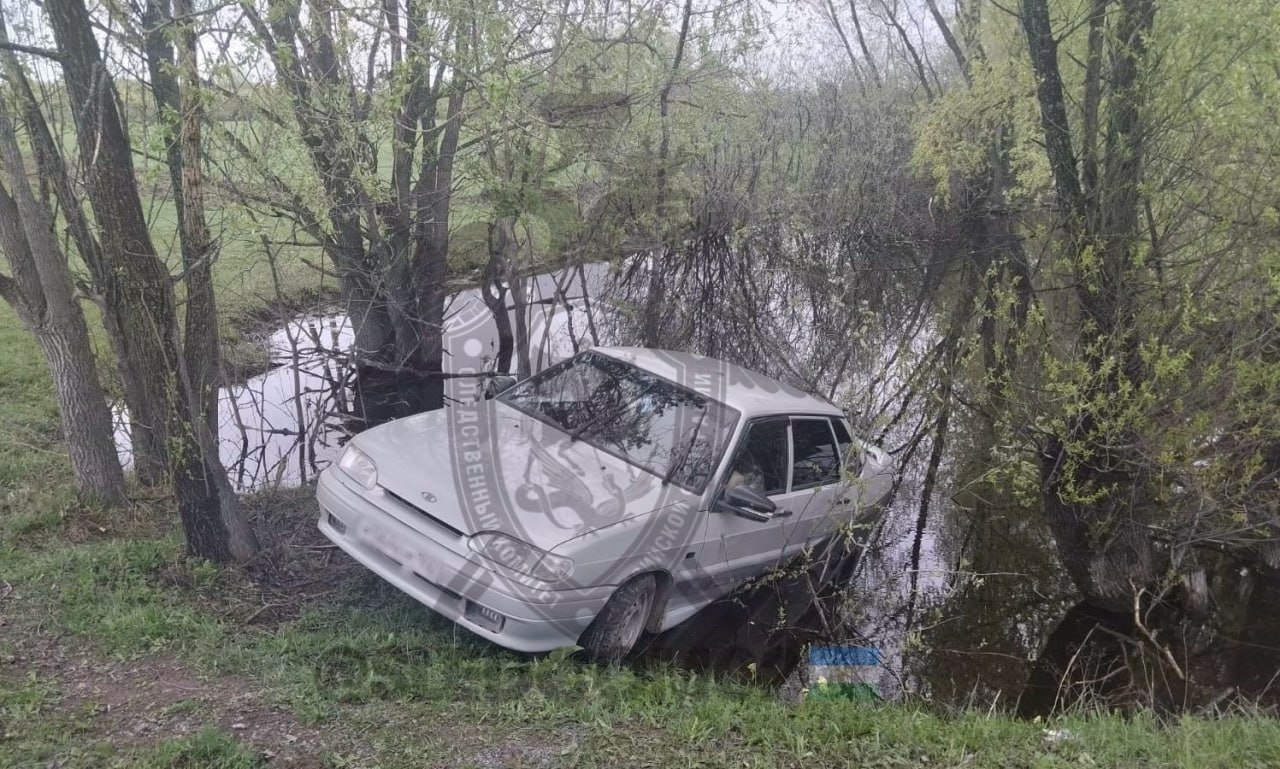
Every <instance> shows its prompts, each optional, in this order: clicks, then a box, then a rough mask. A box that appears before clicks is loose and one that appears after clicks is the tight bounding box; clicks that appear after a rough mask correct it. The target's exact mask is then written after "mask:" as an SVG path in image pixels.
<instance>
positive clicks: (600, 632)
mask: <svg viewBox="0 0 1280 769" xmlns="http://www.w3.org/2000/svg"><path fill="white" fill-rule="evenodd" d="M657 594H658V580H657V579H655V578H654V576H653V575H652V574H641V575H640V576H639V577H636V578H635V579H633V580H631V581H630V582H628V583H626V584H625V585H623V586H622V587H620V588H618V589H617V590H616V591H615V592H614V594H613V595H611V596H609V600H608V602H607V603H605V605H604V608H603V609H601V610H600V613H599V614H597V615H596V618H595V620H593V621H592V622H591V625H590V626H589V627H587V629H586V630H585V631H583V633H582V637H581V638H580V639H579V640H578V645H579V646H581V647H582V649H583V651H584V652H585V653H586V655H587V656H588V657H589V658H591V659H592V660H595V661H596V662H604V663H609V664H612V663H616V662H619V661H621V660H622V658H623V657H625V656H627V652H629V651H631V648H632V647H633V646H635V645H636V641H638V640H640V634H641V633H643V632H644V626H645V624H646V623H647V622H648V621H649V612H650V611H652V610H653V599H654V598H655V597H656V596H657Z"/></svg>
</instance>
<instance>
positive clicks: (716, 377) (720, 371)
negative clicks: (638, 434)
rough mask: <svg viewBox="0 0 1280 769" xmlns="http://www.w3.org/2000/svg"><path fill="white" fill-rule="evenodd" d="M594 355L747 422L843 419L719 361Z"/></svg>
mask: <svg viewBox="0 0 1280 769" xmlns="http://www.w3.org/2000/svg"><path fill="white" fill-rule="evenodd" d="M592 351H593V352H598V353H601V354H603V355H607V356H609V357H610V358H616V359H618V360H621V361H625V362H627V363H630V364H632V365H634V366H636V367H638V368H642V369H644V370H645V371H650V372H652V373H654V374H657V375H658V376H660V377H663V378H664V379H670V380H671V381H673V382H677V383H679V384H681V385H683V386H685V387H688V388H689V389H691V390H694V391H695V392H699V393H701V394H703V395H706V396H709V397H711V398H714V399H716V400H718V401H720V402H721V403H724V404H726V405H728V406H732V407H733V408H735V409H737V410H738V411H740V412H742V415H743V416H744V417H746V418H751V417H755V416H762V415H766V414H826V415H831V416H843V413H842V412H841V411H840V409H839V408H837V407H836V406H833V405H832V404H831V402H830V401H827V400H824V399H822V398H819V397H817V396H815V395H810V394H809V393H806V392H804V391H803V390H800V389H798V388H795V387H792V386H791V385H788V384H785V383H783V382H779V381H778V380H776V379H774V378H772V377H767V376H765V375H764V374H760V373H757V372H755V371H751V370H749V369H745V368H743V367H742V366H737V365H734V364H732V363H725V362H724V361H722V360H717V359H716V358H708V357H706V356H704V355H694V354H693V353H687V352H675V351H672V350H655V349H650V348H647V347H594V348H592Z"/></svg>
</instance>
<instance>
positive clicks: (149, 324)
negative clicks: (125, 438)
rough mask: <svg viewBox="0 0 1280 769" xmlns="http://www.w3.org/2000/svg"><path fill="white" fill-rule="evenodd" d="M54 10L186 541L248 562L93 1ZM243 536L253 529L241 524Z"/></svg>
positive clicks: (112, 260)
mask: <svg viewBox="0 0 1280 769" xmlns="http://www.w3.org/2000/svg"><path fill="white" fill-rule="evenodd" d="M44 7H45V11H46V13H47V15H48V18H49V26H50V28H51V29H52V31H53V36H54V39H55V41H56V42H57V45H58V50H59V51H60V53H61V59H60V64H61V68H62V73H63V78H64V81H65V83H66V86H67V93H68V95H69V97H70V102H71V104H72V105H73V106H74V109H73V111H72V117H73V119H74V122H75V128H76V140H77V144H78V145H79V149H80V156H81V162H82V163H83V165H84V168H85V170H86V176H87V179H86V187H87V191H88V197H89V201H90V203H91V205H92V206H93V211H94V214H95V217H96V223H97V225H98V227H99V229H100V232H101V237H102V254H103V259H104V260H105V261H106V262H107V263H108V264H109V265H110V266H111V267H112V268H113V269H114V270H115V271H116V272H117V274H118V276H119V280H118V282H117V284H116V285H115V286H113V287H112V288H113V289H114V291H113V294H112V295H109V296H107V297H106V298H105V299H106V301H107V303H108V305H109V307H111V308H113V309H115V310H116V311H117V312H118V313H119V316H120V318H121V329H122V331H123V332H124V336H125V340H126V341H127V343H128V345H129V350H128V352H129V357H128V365H129V367H130V368H131V369H132V370H133V371H134V372H135V373H140V372H145V374H146V379H145V384H146V388H147V392H148V395H149V401H150V402H151V403H154V404H156V406H157V408H156V411H157V416H158V419H157V421H156V424H155V425H154V427H156V428H158V429H157V432H160V433H161V434H163V436H164V439H165V441H166V444H165V445H166V446H168V447H169V448H170V450H169V471H170V474H171V475H170V477H171V481H172V484H173V490H174V494H175V496H176V497H177V500H178V506H179V512H180V514H181V516H182V522H183V528H184V530H185V532H186V536H187V547H188V549H189V550H190V552H191V553H192V554H194V555H198V556H201V557H205V558H209V559H211V560H215V561H226V560H230V559H231V558H236V559H245V558H248V557H250V556H252V555H253V554H254V552H255V551H256V549H257V548H256V542H254V541H252V538H251V532H250V538H249V539H248V540H247V541H246V539H245V538H244V537H237V538H233V537H232V536H231V535H230V534H231V533H230V532H229V531H228V529H227V526H226V523H225V521H226V519H227V518H228V517H229V518H232V519H234V518H237V517H238V516H239V511H238V509H237V508H236V506H235V500H234V497H232V498H231V499H227V498H226V497H227V495H226V493H225V491H226V488H227V481H226V476H225V472H224V471H223V469H222V467H221V463H220V462H219V460H218V457H217V454H216V446H211V445H210V441H209V435H208V431H207V430H203V429H202V424H203V423H202V420H200V419H199V417H198V415H197V414H196V413H195V411H194V408H193V405H194V404H193V396H192V393H191V391H190V390H189V388H188V386H187V385H186V383H185V382H184V381H183V379H184V377H183V371H182V369H183V360H182V355H181V350H180V345H179V343H178V332H177V318H176V312H175V308H174V305H175V302H174V294H173V285H172V282H171V278H170V276H169V272H168V270H167V269H166V267H165V265H164V262H163V261H162V260H161V259H160V258H159V256H158V255H157V254H156V251H155V247H154V245H153V243H152V242H151V237H150V234H149V232H148V230H147V224H146V218H145V216H144V214H143V210H142V201H141V198H140V197H139V195H138V188H137V184H136V181H135V177H134V169H133V158H132V155H131V150H130V145H129V137H128V135H127V134H126V132H125V128H124V123H123V121H122V119H121V117H120V114H119V111H118V108H117V102H116V92H115V86H114V84H113V82H112V79H111V75H110V73H109V71H108V70H107V69H106V67H105V65H104V63H103V61H102V56H101V52H100V50H99V48H98V42H97V39H96V37H95V35H94V31H93V26H92V20H91V19H90V17H89V13H88V11H87V10H86V8H85V5H84V0H48V1H47V2H46V3H45V6H44ZM236 528H237V530H238V531H240V532H241V533H243V532H244V531H245V530H246V529H247V526H245V525H243V521H240V522H239V525H237V527H236Z"/></svg>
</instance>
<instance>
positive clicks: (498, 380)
mask: <svg viewBox="0 0 1280 769" xmlns="http://www.w3.org/2000/svg"><path fill="white" fill-rule="evenodd" d="M518 381H519V380H518V379H517V378H516V377H513V376H508V375H505V374H503V375H500V376H494V377H489V381H487V382H485V384H484V399H485V400H489V399H490V398H496V397H498V396H499V395H501V394H502V393H503V391H505V390H509V389H511V386H512V385H514V384H515V383H516V382H518Z"/></svg>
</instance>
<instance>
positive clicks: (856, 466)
mask: <svg viewBox="0 0 1280 769" xmlns="http://www.w3.org/2000/svg"><path fill="white" fill-rule="evenodd" d="M831 429H832V430H833V431H835V434H836V444H837V445H838V446H839V447H840V461H841V462H842V463H843V464H844V468H845V470H846V471H848V473H849V474H850V475H853V476H856V475H857V474H858V473H859V472H860V471H861V470H862V452H861V451H855V450H854V445H853V438H850V437H849V430H848V429H847V428H846V427H845V426H844V420H843V419H838V418H836V417H832V418H831Z"/></svg>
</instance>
